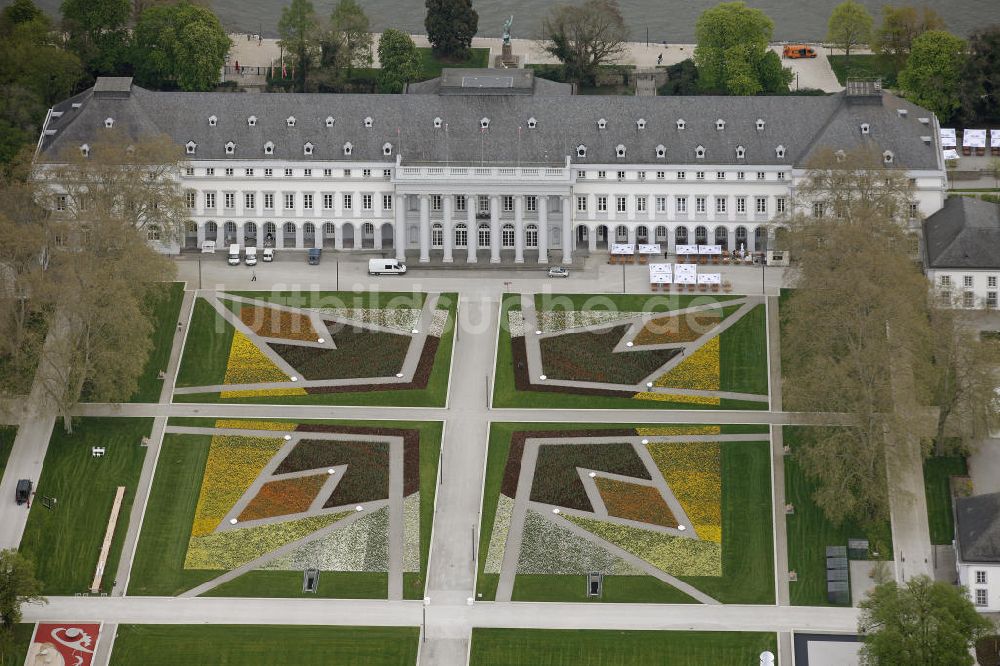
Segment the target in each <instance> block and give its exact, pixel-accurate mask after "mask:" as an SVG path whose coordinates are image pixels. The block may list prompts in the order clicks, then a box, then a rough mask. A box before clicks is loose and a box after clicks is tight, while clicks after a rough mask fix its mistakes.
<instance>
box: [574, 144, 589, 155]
mask: <svg viewBox="0 0 1000 666" xmlns="http://www.w3.org/2000/svg"><path fill="white" fill-rule="evenodd" d="M576 156H577V157H586V156H587V146H585V145H583V144H582V143H581V144H580V145H579V146H577V147H576Z"/></svg>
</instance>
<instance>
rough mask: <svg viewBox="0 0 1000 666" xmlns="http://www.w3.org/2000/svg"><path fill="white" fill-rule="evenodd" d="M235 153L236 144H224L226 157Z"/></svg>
mask: <svg viewBox="0 0 1000 666" xmlns="http://www.w3.org/2000/svg"><path fill="white" fill-rule="evenodd" d="M235 152H236V144H235V143H233V142H232V141H230V142H229V143H227V144H226V155H232V154H234V153H235Z"/></svg>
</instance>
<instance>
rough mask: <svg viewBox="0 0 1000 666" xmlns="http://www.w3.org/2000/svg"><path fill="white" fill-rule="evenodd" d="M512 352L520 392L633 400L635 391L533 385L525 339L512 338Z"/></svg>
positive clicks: (515, 381) (516, 383)
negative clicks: (529, 373) (529, 375)
mask: <svg viewBox="0 0 1000 666" xmlns="http://www.w3.org/2000/svg"><path fill="white" fill-rule="evenodd" d="M510 351H511V356H512V357H513V362H514V388H515V389H517V390H518V391H537V392H539V393H570V394H572V395H601V396H605V397H609V398H632V397H634V396H635V391H615V390H613V389H599V388H582V387H576V386H558V385H555V384H545V383H542V384H532V383H531V379H530V378H529V377H528V355H527V352H526V350H525V342H524V338H523V337H516V338H511V341H510Z"/></svg>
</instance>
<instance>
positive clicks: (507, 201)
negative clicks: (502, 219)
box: [503, 194, 514, 213]
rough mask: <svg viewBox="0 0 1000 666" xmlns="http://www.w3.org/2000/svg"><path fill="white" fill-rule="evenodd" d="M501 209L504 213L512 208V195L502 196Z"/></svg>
mask: <svg viewBox="0 0 1000 666" xmlns="http://www.w3.org/2000/svg"><path fill="white" fill-rule="evenodd" d="M503 210H504V212H505V213H509V212H511V211H512V210H514V197H512V196H511V195H509V194H505V195H504V196H503Z"/></svg>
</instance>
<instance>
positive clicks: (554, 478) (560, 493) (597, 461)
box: [531, 443, 650, 511]
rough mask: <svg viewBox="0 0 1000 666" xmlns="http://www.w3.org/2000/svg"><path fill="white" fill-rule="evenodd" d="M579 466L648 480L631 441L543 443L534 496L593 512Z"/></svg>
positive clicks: (644, 468)
mask: <svg viewBox="0 0 1000 666" xmlns="http://www.w3.org/2000/svg"><path fill="white" fill-rule="evenodd" d="M577 467H583V468H584V469H593V470H597V471H601V472H611V473H613V474H621V475H623V476H632V477H636V478H640V479H649V478H650V476H649V471H648V470H647V469H646V467H645V465H643V464H642V460H641V459H640V458H639V456H638V455H637V454H636V452H635V449H633V448H632V445H631V444H627V443H621V444H543V445H541V446H539V447H538V461H537V462H536V463H535V476H534V479H533V481H532V484H531V499H532V500H533V501H535V502H542V503H545V504H555V505H556V506H564V507H567V508H571V509H580V510H581V511H593V510H594V508H593V506H592V505H591V504H590V499H589V498H588V497H587V491H586V489H584V487H583V482H582V481H581V480H580V475H579V473H578V472H577V469H576V468H577Z"/></svg>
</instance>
